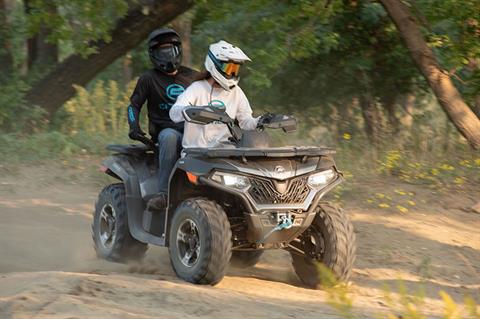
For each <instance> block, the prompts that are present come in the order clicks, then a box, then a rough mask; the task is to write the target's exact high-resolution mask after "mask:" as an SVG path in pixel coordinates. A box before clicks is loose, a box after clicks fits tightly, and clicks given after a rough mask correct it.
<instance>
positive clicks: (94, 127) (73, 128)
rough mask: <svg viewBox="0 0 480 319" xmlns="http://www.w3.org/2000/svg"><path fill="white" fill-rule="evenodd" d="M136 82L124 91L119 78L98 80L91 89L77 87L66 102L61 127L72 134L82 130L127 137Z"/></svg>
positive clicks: (115, 136) (66, 132)
mask: <svg viewBox="0 0 480 319" xmlns="http://www.w3.org/2000/svg"><path fill="white" fill-rule="evenodd" d="M134 85H135V82H132V83H130V85H129V86H128V87H127V88H126V90H120V89H119V85H118V83H117V82H115V81H109V82H108V83H105V82H103V81H97V82H96V83H95V84H94V86H93V88H92V90H91V91H90V92H89V91H87V90H86V89H85V88H83V87H80V86H75V89H76V91H77V95H76V96H75V97H74V98H73V99H71V100H70V101H68V102H67V103H66V104H65V106H64V108H63V110H62V112H63V114H62V116H61V117H62V119H61V120H59V121H57V122H58V123H59V126H60V127H59V129H60V130H61V131H62V132H64V133H65V134H67V135H69V136H75V135H77V134H78V133H80V132H83V133H85V134H90V135H101V136H110V137H111V138H113V139H114V138H119V137H123V136H127V133H128V123H127V120H126V107H127V106H128V104H129V98H128V97H129V95H128V94H129V93H130V92H131V91H132V90H133V86H134ZM127 92H128V93H127Z"/></svg>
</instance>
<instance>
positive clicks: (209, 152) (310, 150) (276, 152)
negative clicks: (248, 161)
mask: <svg viewBox="0 0 480 319" xmlns="http://www.w3.org/2000/svg"><path fill="white" fill-rule="evenodd" d="M183 152H185V153H186V154H189V155H193V156H202V157H211V158H213V157H297V156H298V157H304V156H307V157H309V156H325V155H333V154H335V153H336V152H335V150H334V149H331V148H326V147H275V148H264V149H258V148H248V147H238V148H186V149H184V150H183Z"/></svg>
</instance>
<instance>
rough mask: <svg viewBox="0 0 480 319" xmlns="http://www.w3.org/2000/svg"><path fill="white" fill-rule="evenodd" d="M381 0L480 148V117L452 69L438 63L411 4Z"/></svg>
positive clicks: (440, 96) (447, 107)
mask: <svg viewBox="0 0 480 319" xmlns="http://www.w3.org/2000/svg"><path fill="white" fill-rule="evenodd" d="M380 1H381V3H382V5H383V6H384V7H385V9H386V10H387V12H388V14H389V15H390V18H391V19H392V20H393V22H394V24H395V25H396V27H397V30H398V32H399V34H400V36H401V37H402V38H403V40H404V41H405V44H406V46H407V48H408V50H409V51H410V54H411V56H412V58H413V60H414V61H415V63H416V65H417V67H418V68H419V69H420V71H421V72H422V74H423V76H424V77H425V78H426V80H427V81H428V83H429V85H430V87H431V88H432V91H433V93H434V94H435V96H436V97H437V100H438V102H439V103H440V105H441V106H442V108H443V110H444V111H445V113H447V116H448V117H449V118H450V120H451V121H452V122H453V124H454V125H455V127H456V128H457V130H458V131H459V132H460V133H461V134H462V135H463V136H464V137H465V138H466V139H467V141H468V143H469V144H470V145H471V146H472V147H473V148H474V149H480V119H479V118H478V117H477V116H476V115H475V114H474V113H473V111H472V110H471V109H470V108H469V107H468V105H467V104H466V103H465V102H464V101H463V99H462V97H461V96H460V93H459V92H458V90H457V89H456V88H455V86H454V85H453V83H452V81H451V79H450V76H449V75H448V73H447V72H445V71H444V70H443V69H442V68H441V67H440V65H439V64H438V62H437V60H436V58H435V56H434V54H433V52H432V50H431V49H430V48H429V47H428V45H427V43H426V42H425V40H424V38H423V35H422V33H421V30H420V27H419V23H418V22H417V21H416V19H415V17H414V16H413V15H412V13H411V12H410V10H409V8H408V7H407V6H406V5H405V4H404V3H403V2H402V1H400V0H380Z"/></svg>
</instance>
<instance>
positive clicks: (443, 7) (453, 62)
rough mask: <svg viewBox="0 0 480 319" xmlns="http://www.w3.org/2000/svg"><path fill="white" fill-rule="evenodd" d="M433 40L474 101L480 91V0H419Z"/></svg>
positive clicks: (457, 79)
mask: <svg viewBox="0 0 480 319" xmlns="http://www.w3.org/2000/svg"><path fill="white" fill-rule="evenodd" d="M417 2H418V9H419V11H421V12H417V14H418V15H421V16H423V17H424V18H425V19H424V21H425V22H426V23H427V25H426V27H427V28H428V29H429V32H428V35H429V42H430V45H431V46H432V47H434V48H435V52H436V54H437V56H438V57H439V59H440V61H441V64H442V66H444V68H445V69H446V70H448V71H450V72H451V73H452V74H453V79H454V81H455V84H456V86H457V87H458V88H459V89H460V91H461V93H462V95H463V96H464V97H465V98H466V99H467V101H468V102H470V103H471V104H473V102H474V99H475V97H476V96H479V95H480V2H479V1H477V0H465V1H458V0H444V1H438V0H417Z"/></svg>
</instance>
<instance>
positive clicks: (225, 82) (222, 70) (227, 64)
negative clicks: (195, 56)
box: [205, 40, 251, 91]
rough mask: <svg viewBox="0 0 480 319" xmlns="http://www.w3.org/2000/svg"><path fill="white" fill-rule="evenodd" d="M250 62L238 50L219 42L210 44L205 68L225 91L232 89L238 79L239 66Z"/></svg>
mask: <svg viewBox="0 0 480 319" xmlns="http://www.w3.org/2000/svg"><path fill="white" fill-rule="evenodd" d="M245 61H251V60H250V59H249V57H248V56H247V55H246V54H245V53H243V51H242V50H241V49H240V48H237V47H236V46H234V45H232V44H230V43H228V42H226V41H223V40H221V41H219V42H217V43H213V44H210V47H209V48H208V53H207V56H206V57H205V68H206V69H207V71H208V72H210V74H211V75H212V77H213V78H214V79H215V81H217V82H218V84H220V85H221V86H222V87H223V88H224V89H225V90H227V91H230V90H231V89H233V88H234V87H235V86H236V85H237V83H238V80H240V77H239V76H238V72H239V70H240V65H241V64H243V63H244V62H245Z"/></svg>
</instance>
